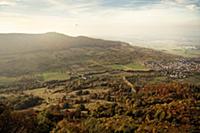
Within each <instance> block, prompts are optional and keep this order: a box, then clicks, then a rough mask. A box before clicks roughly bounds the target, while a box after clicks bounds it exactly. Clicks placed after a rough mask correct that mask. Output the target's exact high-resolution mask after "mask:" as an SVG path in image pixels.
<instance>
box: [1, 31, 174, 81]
mask: <svg viewBox="0 0 200 133" xmlns="http://www.w3.org/2000/svg"><path fill="white" fill-rule="evenodd" d="M0 46H1V49H0V85H1V84H5V83H7V84H10V82H14V81H16V80H21V78H24V77H27V75H28V77H29V78H30V75H31V78H36V79H41V80H53V79H55V80H56V79H66V78H67V75H68V74H69V73H81V72H89V71H100V70H110V69H131V70H132V69H137V70H140V69H148V68H146V67H145V65H144V63H145V62H146V61H151V60H161V59H165V60H169V59H174V57H175V56H172V55H169V54H164V53H161V52H158V51H154V50H151V49H145V48H140V47H132V46H130V45H129V44H127V43H124V42H119V41H107V40H101V39H93V38H88V37H84V36H79V37H70V36H67V35H64V34H59V33H46V34H17V33H15V34H0ZM19 77H20V79H19ZM16 78H17V79H16Z"/></svg>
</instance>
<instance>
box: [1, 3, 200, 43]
mask: <svg viewBox="0 0 200 133" xmlns="http://www.w3.org/2000/svg"><path fill="white" fill-rule="evenodd" d="M49 31H56V32H61V33H65V34H68V35H75V36H78V35H86V36H92V37H101V38H106V39H109V38H110V39H116V40H124V41H130V40H132V39H134V38H137V39H138V38H146V39H147V38H151V37H157V38H158V39H159V38H165V39H167V38H173V37H182V38H184V37H188V38H190V37H194V36H196V37H197V38H200V0H0V32H25V33H43V32H49Z"/></svg>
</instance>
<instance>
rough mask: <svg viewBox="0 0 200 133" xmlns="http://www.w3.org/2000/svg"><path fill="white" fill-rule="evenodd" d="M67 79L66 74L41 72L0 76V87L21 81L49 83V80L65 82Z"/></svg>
mask: <svg viewBox="0 0 200 133" xmlns="http://www.w3.org/2000/svg"><path fill="white" fill-rule="evenodd" d="M68 78H69V75H68V74H67V73H66V72H60V71H55V72H43V73H40V74H31V75H23V76H17V77H6V76H0V86H7V85H12V84H15V83H19V82H20V81H22V80H27V81H28V80H32V81H34V80H39V81H43V82H45V81H51V80H66V79H68Z"/></svg>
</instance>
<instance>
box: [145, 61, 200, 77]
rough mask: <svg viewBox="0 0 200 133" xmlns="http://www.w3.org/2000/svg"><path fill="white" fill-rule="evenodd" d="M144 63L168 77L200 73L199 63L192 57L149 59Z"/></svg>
mask: <svg viewBox="0 0 200 133" xmlns="http://www.w3.org/2000/svg"><path fill="white" fill-rule="evenodd" d="M145 65H146V66H147V67H149V68H151V69H152V70H155V71H160V72H161V73H162V74H164V75H166V76H169V77H170V78H179V79H180V78H186V77H187V76H188V75H190V74H192V73H200V63H199V62H197V61H196V60H193V59H177V60H175V61H149V62H146V63H145Z"/></svg>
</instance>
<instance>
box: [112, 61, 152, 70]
mask: <svg viewBox="0 0 200 133" xmlns="http://www.w3.org/2000/svg"><path fill="white" fill-rule="evenodd" d="M111 67H112V68H113V69H117V70H148V69H147V68H146V67H145V66H144V65H142V64H140V63H130V64H126V65H112V66H111Z"/></svg>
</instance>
